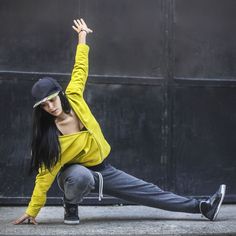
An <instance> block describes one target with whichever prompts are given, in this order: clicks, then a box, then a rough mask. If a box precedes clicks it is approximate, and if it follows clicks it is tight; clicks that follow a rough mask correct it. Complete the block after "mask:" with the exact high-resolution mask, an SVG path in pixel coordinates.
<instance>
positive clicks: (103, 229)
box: [0, 205, 236, 235]
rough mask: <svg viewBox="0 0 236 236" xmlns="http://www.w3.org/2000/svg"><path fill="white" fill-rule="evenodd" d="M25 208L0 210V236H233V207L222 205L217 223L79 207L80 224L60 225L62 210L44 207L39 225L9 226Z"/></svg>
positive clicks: (136, 209)
mask: <svg viewBox="0 0 236 236" xmlns="http://www.w3.org/2000/svg"><path fill="white" fill-rule="evenodd" d="M24 210H25V207H0V235H236V205H223V206H222V208H221V210H220V213H219V215H218V218H217V221H215V222H211V221H208V220H207V219H205V218H203V217H201V216H200V215H199V214H187V213H176V212H169V211H163V210H160V209H154V208H150V207H144V206H133V205H132V206H80V208H79V211H80V224H79V225H74V226H70V225H65V224H63V208H62V207H44V208H43V209H42V210H41V212H40V213H39V215H38V217H37V221H38V223H39V224H38V225H36V226H35V225H29V224H22V225H12V224H11V223H10V222H11V221H12V220H14V219H16V218H18V217H19V216H21V215H22V214H23V213H24Z"/></svg>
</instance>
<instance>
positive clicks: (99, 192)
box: [95, 171, 103, 201]
mask: <svg viewBox="0 0 236 236" xmlns="http://www.w3.org/2000/svg"><path fill="white" fill-rule="evenodd" d="M95 172H96V173H97V174H98V180H99V183H98V200H99V201H101V200H102V198H103V177H102V174H101V173H100V172H97V171H95Z"/></svg>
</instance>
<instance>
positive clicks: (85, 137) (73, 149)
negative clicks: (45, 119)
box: [26, 44, 111, 217]
mask: <svg viewBox="0 0 236 236" xmlns="http://www.w3.org/2000/svg"><path fill="white" fill-rule="evenodd" d="M88 53H89V47H88V45H86V44H78V46H77V50H76V56H75V64H74V68H73V71H72V76H71V80H70V83H69V85H68V86H67V88H66V96H67V98H68V100H69V102H70V105H71V107H72V109H73V110H74V112H75V113H76V115H77V116H78V118H79V119H80V121H81V122H82V123H83V125H84V126H85V127H86V129H87V130H86V131H80V132H77V133H74V134H68V135H63V136H59V142H60V147H61V155H60V161H58V162H57V164H56V165H55V166H54V167H53V168H52V170H51V171H49V170H47V169H45V168H42V169H39V173H38V175H37V176H36V180H35V187H34V191H33V194H32V197H31V201H30V203H29V205H28V208H27V210H26V213H27V214H28V215H30V216H33V217H35V216H37V214H38V213H39V211H40V209H41V208H42V207H43V206H44V204H45V202H46V195H47V191H48V190H49V188H50V187H51V185H52V183H53V181H54V179H55V177H56V175H57V174H58V172H59V171H60V169H61V167H63V166H64V165H65V164H71V163H78V164H81V165H84V166H87V167H89V166H95V165H98V164H100V163H101V162H102V161H103V160H104V159H105V158H106V157H107V156H108V154H109V152H110V149H111V148H110V145H109V144H108V143H107V141H106V139H105V138H104V136H103V134H102V131H101V128H100V126H99V124H98V122H97V121H96V119H95V118H94V116H93V115H92V113H91V111H90V109H89V107H88V105H87V104H86V102H85V100H84V98H83V92H84V88H85V84H86V81H87V77H88Z"/></svg>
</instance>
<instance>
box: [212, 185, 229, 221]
mask: <svg viewBox="0 0 236 236" xmlns="http://www.w3.org/2000/svg"><path fill="white" fill-rule="evenodd" d="M225 190H226V185H225V184H222V185H221V186H220V193H221V194H222V195H221V199H220V203H219V205H218V207H217V210H216V212H215V215H214V217H213V219H212V221H214V220H215V219H216V217H217V215H218V213H219V210H220V207H221V204H222V202H223V200H224V197H225Z"/></svg>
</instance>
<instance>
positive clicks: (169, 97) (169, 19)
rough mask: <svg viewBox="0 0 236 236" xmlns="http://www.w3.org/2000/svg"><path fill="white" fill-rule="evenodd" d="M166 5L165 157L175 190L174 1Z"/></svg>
mask: <svg viewBox="0 0 236 236" xmlns="http://www.w3.org/2000/svg"><path fill="white" fill-rule="evenodd" d="M163 2H164V3H163V4H164V18H165V19H164V24H165V31H164V34H165V40H164V42H165V43H164V52H165V56H164V58H165V65H164V68H165V80H164V89H165V92H164V106H165V107H164V117H165V118H164V132H165V141H164V148H165V150H164V154H163V155H164V156H165V165H166V171H167V173H166V181H167V184H168V189H169V190H175V160H174V159H173V155H172V140H173V132H172V122H173V90H172V86H171V84H172V80H173V74H174V63H173V62H174V53H173V29H174V27H173V12H174V0H166V1H163Z"/></svg>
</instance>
